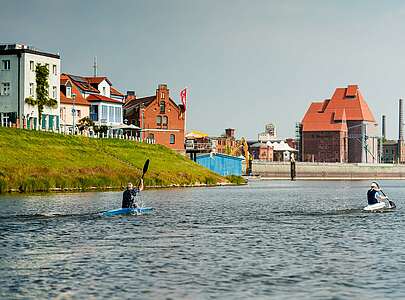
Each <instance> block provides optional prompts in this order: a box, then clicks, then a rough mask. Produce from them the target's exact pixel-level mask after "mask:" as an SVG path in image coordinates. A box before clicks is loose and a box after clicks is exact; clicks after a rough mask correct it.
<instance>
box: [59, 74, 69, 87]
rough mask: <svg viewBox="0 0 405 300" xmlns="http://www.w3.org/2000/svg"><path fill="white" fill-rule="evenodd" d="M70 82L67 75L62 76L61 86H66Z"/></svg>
mask: <svg viewBox="0 0 405 300" xmlns="http://www.w3.org/2000/svg"><path fill="white" fill-rule="evenodd" d="M68 81H69V77H67V76H66V75H65V74H61V75H60V84H61V85H65V84H66V82H68Z"/></svg>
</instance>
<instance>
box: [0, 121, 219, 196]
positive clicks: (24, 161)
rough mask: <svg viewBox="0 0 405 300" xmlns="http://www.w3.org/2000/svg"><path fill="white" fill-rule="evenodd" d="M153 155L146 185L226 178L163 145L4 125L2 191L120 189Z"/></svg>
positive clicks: (0, 149) (0, 163)
mask: <svg viewBox="0 0 405 300" xmlns="http://www.w3.org/2000/svg"><path fill="white" fill-rule="evenodd" d="M147 158H149V159H150V165H149V170H148V172H147V174H146V176H145V185H146V186H172V185H180V186H181V185H196V184H216V183H220V182H224V181H226V179H224V178H223V177H221V176H219V175H217V174H215V173H213V172H210V171H209V170H207V169H205V168H203V167H201V166H199V165H198V164H196V163H194V162H192V161H191V160H189V159H187V158H186V157H183V156H182V155H179V154H177V153H175V152H174V151H172V150H170V149H168V148H166V147H164V146H160V145H149V144H141V143H137V142H133V141H125V140H116V139H114V140H113V139H90V138H86V137H80V136H64V135H60V134H54V133H48V132H37V131H28V130H21V129H13V128H2V127H0V192H6V191H10V190H20V191H23V192H33V191H49V190H52V189H73V188H74V189H84V190H85V189H89V188H99V189H104V188H120V187H122V186H126V183H127V182H128V181H129V180H130V181H132V182H134V183H135V184H137V183H138V180H139V176H140V174H141V172H142V171H141V170H142V167H143V164H144V162H145V160H146V159H147Z"/></svg>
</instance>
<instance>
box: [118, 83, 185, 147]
mask: <svg viewBox="0 0 405 300" xmlns="http://www.w3.org/2000/svg"><path fill="white" fill-rule="evenodd" d="M184 117H185V111H184V107H183V105H182V104H179V105H178V104H176V103H175V102H174V101H173V99H172V98H170V93H169V89H168V88H167V85H166V84H159V86H158V88H157V89H156V93H155V95H153V96H149V97H143V98H137V97H136V95H135V93H133V92H132V93H131V92H129V93H128V94H127V97H126V100H125V105H124V119H125V120H126V122H127V123H128V124H133V125H135V126H138V127H140V128H141V133H140V134H141V138H142V139H143V140H144V139H150V140H154V141H155V143H157V144H161V145H165V146H167V147H169V148H171V149H174V150H177V151H184V125H185V124H184V122H185V118H184Z"/></svg>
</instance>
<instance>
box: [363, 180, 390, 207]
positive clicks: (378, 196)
mask: <svg viewBox="0 0 405 300" xmlns="http://www.w3.org/2000/svg"><path fill="white" fill-rule="evenodd" d="M386 199H388V198H387V197H386V196H384V195H383V193H382V192H381V191H380V186H379V185H378V183H377V182H375V181H373V182H372V183H371V188H370V189H369V190H368V192H367V200H368V205H373V204H376V203H378V202H384V200H386Z"/></svg>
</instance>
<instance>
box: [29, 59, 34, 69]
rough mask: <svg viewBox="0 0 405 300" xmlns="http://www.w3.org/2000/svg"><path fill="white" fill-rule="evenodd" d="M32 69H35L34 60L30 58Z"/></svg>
mask: <svg viewBox="0 0 405 300" xmlns="http://www.w3.org/2000/svg"><path fill="white" fill-rule="evenodd" d="M30 71H35V66H34V61H33V60H30Z"/></svg>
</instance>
